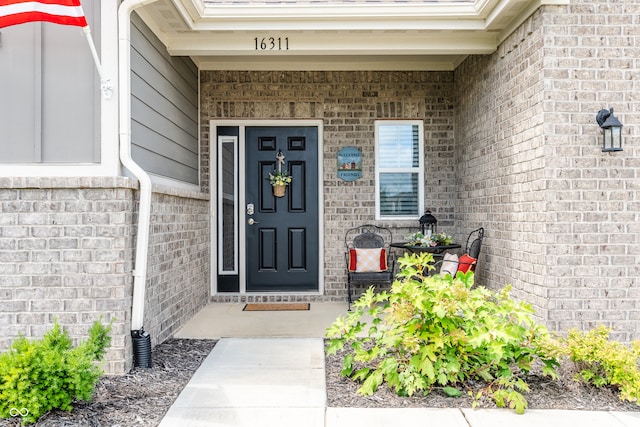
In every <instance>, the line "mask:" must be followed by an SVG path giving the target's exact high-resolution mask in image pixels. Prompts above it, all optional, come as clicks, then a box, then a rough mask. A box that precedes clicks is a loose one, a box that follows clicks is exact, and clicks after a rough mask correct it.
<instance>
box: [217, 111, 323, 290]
mask: <svg viewBox="0 0 640 427" xmlns="http://www.w3.org/2000/svg"><path fill="white" fill-rule="evenodd" d="M221 126H233V127H237V128H238V135H239V139H238V145H239V146H238V148H239V156H238V165H239V169H240V170H239V173H240V175H239V176H244V175H243V174H244V173H245V170H244V164H245V158H246V153H245V137H244V134H245V129H246V128H247V127H251V126H263V127H269V126H271V127H287V126H312V127H315V128H317V130H318V144H317V147H316V148H317V153H316V154H317V162H318V249H319V251H318V290H317V291H309V292H300V291H294V292H284V291H283V292H278V294H281V295H323V294H324V256H323V254H324V250H323V248H324V191H323V182H324V161H323V160H324V149H323V147H324V131H323V126H324V123H323V121H322V120H309V119H300V120H295V119H286V120H277V119H275V120H256V119H247V120H226V119H221V120H210V121H209V135H210V136H209V145H210V146H211V140H212V139H217V136H216V135H217V133H218V130H217V129H218V127H221ZM216 151H217V150H213V149H210V150H209V152H210V154H209V157H210V158H209V165H217V156H216ZM209 177H210V180H211V182H210V183H209V192H210V197H209V198H210V202H209V203H210V206H211V204H215V205H217V203H218V202H217V195H216V189H217V173H214V172H213V171H211V170H210V171H209ZM238 191H239V196H238V204H239V206H241V207H244V206H246V199H245V192H246V186H245V180H244V179H240V184H239V186H238ZM211 212H212V213H211V221H212V222H211V227H210V229H211V238H210V240H211V245H210V246H211V263H212V264H211V268H210V272H211V294H212V295H216V294H218V292H217V272H218V268H217V264H216V260H217V246H218V245H217V244H216V243H215V242H216V236H215V233H216V231H217V218H216V215H215V214H214V213H213V212H214V211H213V210H211ZM238 223H239V237H238V242H239V250H238V255H239V272H238V276H239V280H240V292H239V293H237V292H236V293H227V292H225V293H223V294H222V295H238V294H239V295H247V288H246V272H245V269H244V266H245V265H246V246H245V241H246V224H247V216H246V211H245V209H240V210H239V218H238ZM250 295H262V294H260V293H254V292H251V294H250ZM268 295H274V294H273V293H270V294H268Z"/></svg>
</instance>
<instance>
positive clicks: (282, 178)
mask: <svg viewBox="0 0 640 427" xmlns="http://www.w3.org/2000/svg"><path fill="white" fill-rule="evenodd" d="M291 181H292V178H291V175H290V174H289V172H287V171H286V170H285V171H275V170H274V171H273V172H271V173H270V174H269V183H270V184H271V185H272V186H276V185H289V184H291Z"/></svg>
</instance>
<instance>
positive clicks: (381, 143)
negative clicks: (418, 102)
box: [376, 120, 424, 219]
mask: <svg viewBox="0 0 640 427" xmlns="http://www.w3.org/2000/svg"><path fill="white" fill-rule="evenodd" d="M423 135H424V131H423V124H422V121H420V120H411V121H396V120H394V121H379V122H376V219H417V218H418V217H419V216H420V215H421V213H422V211H423V210H424V154H423V153H424V149H423V141H424V138H423Z"/></svg>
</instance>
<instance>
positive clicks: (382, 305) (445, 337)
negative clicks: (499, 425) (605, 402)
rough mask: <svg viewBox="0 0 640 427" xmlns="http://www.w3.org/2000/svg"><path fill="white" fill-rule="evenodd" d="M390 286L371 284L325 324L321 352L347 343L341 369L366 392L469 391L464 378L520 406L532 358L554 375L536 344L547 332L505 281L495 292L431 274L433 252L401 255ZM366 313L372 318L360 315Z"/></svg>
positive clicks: (466, 277)
mask: <svg viewBox="0 0 640 427" xmlns="http://www.w3.org/2000/svg"><path fill="white" fill-rule="evenodd" d="M398 261H399V263H400V266H401V272H400V273H399V274H398V279H399V280H396V281H395V282H394V283H393V285H392V287H391V291H390V292H386V291H385V292H381V293H375V292H374V290H373V287H371V288H369V289H368V290H367V291H366V292H365V293H364V294H363V295H362V297H361V298H360V299H359V300H358V301H356V303H355V304H354V306H355V310H354V311H353V312H351V313H350V314H349V315H347V316H346V317H340V318H338V319H337V320H336V321H335V322H334V324H333V325H332V326H331V327H330V328H328V329H327V337H328V338H329V343H328V348H327V353H328V354H334V353H335V352H337V351H338V350H340V349H343V348H345V347H346V348H347V355H346V356H345V358H344V361H343V370H342V375H343V376H346V377H350V378H352V379H354V380H356V381H361V382H362V385H361V387H360V389H359V390H358V392H359V393H361V394H364V395H370V394H372V393H374V392H375V391H376V390H377V388H378V387H379V386H380V385H381V384H383V383H385V382H386V384H387V385H388V386H389V387H390V388H392V389H393V390H394V391H395V392H396V393H397V394H399V395H409V396H410V395H412V394H414V393H416V392H422V393H424V394H425V395H426V394H428V393H429V392H430V391H431V390H432V389H433V388H435V387H442V388H443V390H444V391H445V392H446V393H447V394H449V395H451V396H455V395H460V394H461V393H462V391H461V389H465V388H466V389H468V390H471V387H469V386H467V385H466V383H467V382H468V381H469V380H482V381H483V382H484V383H485V384H486V387H484V388H482V389H481V390H480V391H478V392H476V393H475V401H476V404H477V402H478V401H479V399H480V398H482V397H483V396H488V397H490V398H492V399H493V401H494V402H495V403H496V405H498V406H500V407H503V406H509V407H511V408H513V409H515V410H516V412H518V413H522V412H524V410H525V409H526V407H527V402H526V400H525V398H524V396H523V395H522V392H526V391H528V384H527V383H526V382H525V380H524V379H523V378H524V375H521V374H526V373H527V372H528V371H529V370H530V369H531V367H532V364H533V362H534V361H536V360H539V361H541V362H542V366H543V373H544V374H547V375H552V376H555V367H556V366H557V362H556V360H555V359H554V358H553V357H549V356H547V355H546V353H544V352H543V351H542V347H540V345H539V343H540V342H541V341H544V340H545V339H546V337H548V332H547V330H546V328H544V327H543V326H540V325H537V324H536V322H534V320H533V319H532V317H531V314H532V313H533V310H532V309H531V307H530V306H529V305H527V304H525V303H517V302H515V301H514V300H513V299H511V298H510V297H509V290H510V289H509V287H507V288H505V289H504V290H503V291H501V292H498V293H493V292H491V291H489V290H487V289H486V288H483V287H473V273H472V272H469V273H466V274H463V273H458V274H457V275H456V277H451V276H450V275H447V276H445V277H441V276H440V275H432V276H429V275H428V272H429V271H430V270H432V269H433V268H434V267H433V265H432V264H433V256H432V255H431V254H427V253H422V254H420V255H417V254H411V255H405V256H404V257H402V258H400V259H399V260H398ZM365 316H370V317H371V319H372V320H370V321H369V322H367V321H365Z"/></svg>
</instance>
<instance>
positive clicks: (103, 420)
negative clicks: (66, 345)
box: [0, 339, 640, 427]
mask: <svg viewBox="0 0 640 427" xmlns="http://www.w3.org/2000/svg"><path fill="white" fill-rule="evenodd" d="M215 344H216V340H186V339H171V340H168V341H166V342H164V343H162V344H160V345H158V346H156V347H155V348H154V349H153V353H152V360H153V368H151V369H143V368H135V369H133V370H132V371H131V372H130V373H128V374H126V375H122V376H106V377H104V378H103V379H101V380H100V383H99V384H98V386H97V388H96V394H95V396H94V399H93V400H92V401H91V402H89V403H79V404H77V405H76V407H75V408H74V410H73V411H72V412H69V413H66V412H62V411H53V412H51V413H49V414H46V415H44V416H43V417H42V418H40V420H39V421H38V422H37V423H36V424H34V426H36V427H71V426H73V427H83V426H91V427H101V426H105V427H106V426H108V427H141V426H157V425H158V424H159V423H160V421H161V420H162V418H163V417H164V415H165V414H166V412H167V411H168V410H169V407H170V406H171V405H172V404H173V402H174V401H175V399H176V398H177V397H178V394H180V392H181V391H182V389H183V388H184V387H185V385H186V384H187V382H189V379H190V378H191V376H192V375H193V373H194V372H195V371H196V369H197V368H198V367H199V366H200V364H201V363H202V361H203V360H204V359H205V357H206V356H207V355H208V354H209V353H210V352H211V349H212V348H213V347H214V346H215ZM341 368H342V358H341V357H340V356H338V355H334V356H327V358H326V382H327V398H328V405H329V406H331V407H361V408H385V407H387V408H388V407H396V408H409V407H431V408H469V407H471V404H472V400H471V398H470V397H469V396H466V395H463V396H462V397H459V398H450V397H447V396H446V395H445V394H444V393H443V392H442V391H440V390H437V389H436V390H434V391H433V392H432V393H430V394H429V395H428V396H426V397H425V396H413V397H399V396H396V395H395V394H394V393H393V392H392V391H390V390H389V389H387V388H386V387H382V388H381V389H380V390H378V391H377V392H376V393H375V394H374V395H373V396H367V397H364V396H360V395H358V394H357V393H356V390H357V389H358V384H355V383H353V382H352V381H351V380H348V379H344V378H342V377H341V376H340V370H341ZM572 377H573V372H570V371H563V372H561V378H560V379H559V380H556V381H551V380H549V379H547V378H543V377H540V376H535V375H534V376H531V377H529V379H528V381H529V384H530V385H531V389H532V392H531V393H529V394H527V396H526V398H527V400H528V402H529V408H530V409H534V408H535V409H576V410H604V411H640V406H638V405H636V404H634V403H629V402H627V403H625V402H621V401H620V400H619V399H618V396H617V395H616V394H615V392H614V391H613V390H612V389H609V388H595V387H589V386H585V385H582V384H578V383H576V382H574V381H573V380H572V379H571V378H572ZM482 407H495V406H493V404H492V403H491V402H482ZM19 425H20V423H19V421H18V420H17V419H11V420H0V426H1V427H17V426H19Z"/></svg>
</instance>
